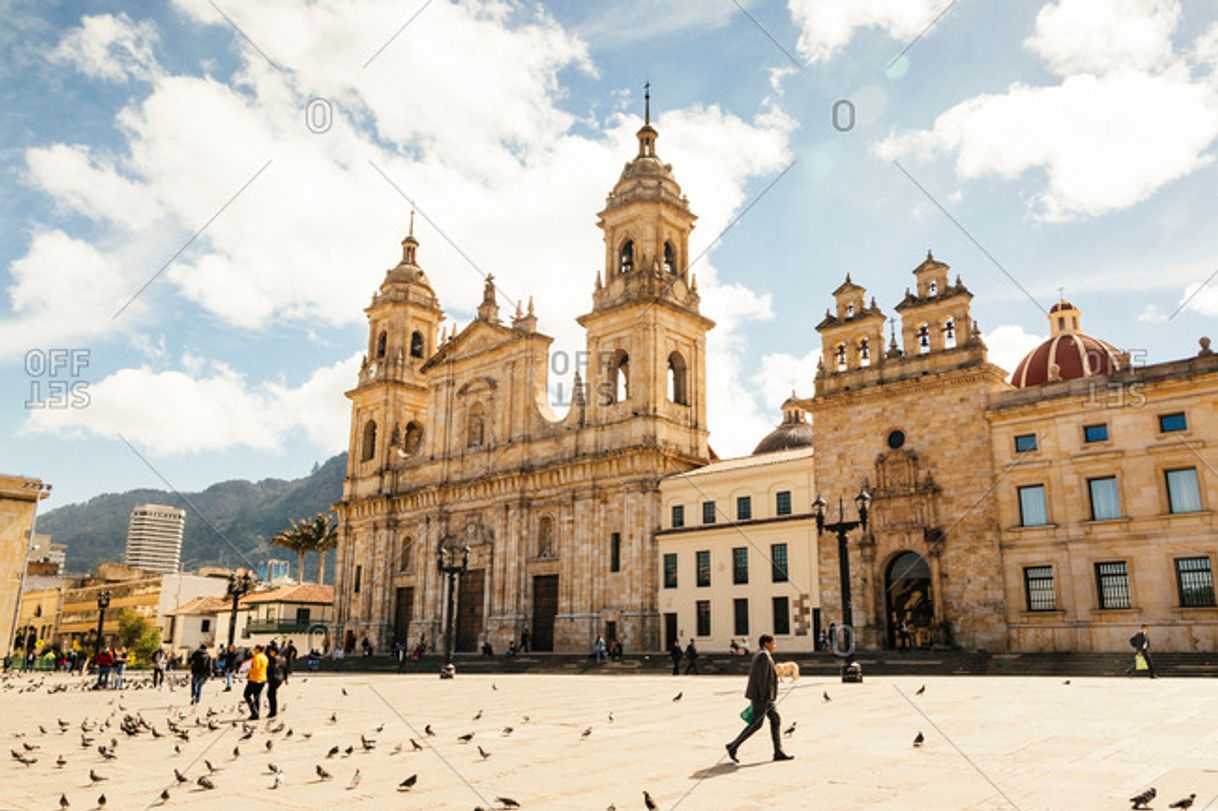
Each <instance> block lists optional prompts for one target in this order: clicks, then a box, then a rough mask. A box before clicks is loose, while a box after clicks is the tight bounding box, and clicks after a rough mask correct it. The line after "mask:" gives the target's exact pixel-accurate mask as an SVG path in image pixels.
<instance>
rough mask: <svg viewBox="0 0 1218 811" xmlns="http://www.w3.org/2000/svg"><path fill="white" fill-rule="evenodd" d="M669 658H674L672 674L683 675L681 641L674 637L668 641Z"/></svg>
mask: <svg viewBox="0 0 1218 811" xmlns="http://www.w3.org/2000/svg"><path fill="white" fill-rule="evenodd" d="M668 658H670V659H672V675H674V676H680V675H681V643H680V642H678V641H677V640H676V639H673V640H672V641H671V642H669V643H668Z"/></svg>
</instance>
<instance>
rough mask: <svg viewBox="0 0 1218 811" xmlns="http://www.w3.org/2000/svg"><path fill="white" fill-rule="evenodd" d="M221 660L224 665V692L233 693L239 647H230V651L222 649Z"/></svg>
mask: <svg viewBox="0 0 1218 811" xmlns="http://www.w3.org/2000/svg"><path fill="white" fill-rule="evenodd" d="M220 659H221V661H222V662H223V664H224V692H226V693H228V692H232V689H233V674H234V673H236V672H237V646H236V645H229V646H228V650H223V649H221V653H220Z"/></svg>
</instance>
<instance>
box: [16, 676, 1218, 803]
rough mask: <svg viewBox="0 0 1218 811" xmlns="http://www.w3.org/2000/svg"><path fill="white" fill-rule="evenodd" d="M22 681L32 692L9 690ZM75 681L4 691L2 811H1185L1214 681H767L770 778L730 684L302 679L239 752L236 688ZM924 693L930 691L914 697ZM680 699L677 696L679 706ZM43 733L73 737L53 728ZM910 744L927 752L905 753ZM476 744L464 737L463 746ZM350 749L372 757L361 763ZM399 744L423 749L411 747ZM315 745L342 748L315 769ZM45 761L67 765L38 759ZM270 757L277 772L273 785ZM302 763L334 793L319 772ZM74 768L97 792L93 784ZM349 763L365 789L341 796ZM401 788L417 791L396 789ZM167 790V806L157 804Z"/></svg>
mask: <svg viewBox="0 0 1218 811" xmlns="http://www.w3.org/2000/svg"><path fill="white" fill-rule="evenodd" d="M38 682H41V683H42V687H40V688H39V689H38V690H37V691H33V692H28V691H27V692H20V690H21V689H23V688H25V687H27V686H28V685H31V684H34V683H38ZM79 683H80V680H79V679H77V678H70V677H65V676H61V675H53V676H45V677H37V679H27V678H25V677H16V678H10V679H7V680H6V681H5V682H4V683H3V686H4V689H0V737H3V739H4V741H5V742H6V743H7V744H8V747H9V748H10V749H16V750H17V751H18V752H19V753H24V750H23V749H22V746H21V745H22V744H23V743H28V744H30V745H33V746H37V747H38V749H36V750H35V751H34V752H32V753H30V754H32V756H34V757H37V758H38V762H37V763H35V764H33V765H30V766H23V765H22V764H20V763H19V762H18V761H17V760H15V759H13V758H12V757H11V755H9V754H8V753H4V756H5V761H4V763H3V765H0V809H23V811H24V810H25V809H30V810H31V811H33V810H34V809H37V810H38V811H42V810H43V809H45V811H52V810H53V809H57V808H58V807H59V795H60V794H61V793H63V794H65V795H66V796H67V797H68V799H69V801H70V803H71V806H70V808H71V809H92V808H96V807H97V799H98V796H99V795H100V794H102V793H104V794H105V795H106V798H107V804H106V809H147V808H149V807H157V808H160V807H164V808H169V809H172V808H190V809H212V808H216V809H218V808H249V807H252V806H254V805H261V804H271V805H274V806H277V807H281V808H288V809H302V810H311V809H327V810H329V809H339V808H357V807H359V806H361V805H363V804H366V803H369V802H371V803H375V804H377V806H378V807H383V808H406V809H467V810H468V809H473V808H476V807H478V806H481V807H484V808H492V807H502V804H501V803H497V802H496V797H498V796H507V797H511V798H513V799H515V800H517V801H518V802H519V803H520V805H521V807H522V808H524V809H561V810H562V811H577V810H578V809H589V810H590V811H592V810H595V811H603V809H606V808H608V807H610V806H613V807H615V808H617V809H621V810H622V811H625V809H643V808H644V804H643V791H644V790H647V791H649V792H650V793H651V795H652V797H654V798H655V801H656V803H657V805H658V807H659V808H661V809H664V811H670V809H674V808H681V809H686V810H687V811H702V810H703V809H705V810H706V811H715V810H716V809H723V810H724V811H729V810H730V811H752V810H753V809H756V811H762V810H763V809H764V811H773V810H774V809H779V810H783V809H818V811H826V810H827V811H834V810H835V809H875V810H876V811H880V809H885V810H887V809H891V810H892V811H898V809H899V810H900V811H910V809H914V810H920V809H960V810H961V811H964V810H965V809H967V810H968V811H989V810H990V809H995V810H996V809H1016V811H1058V809H1061V810H1062V811H1067V810H1068V811H1085V810H1086V809H1124V808H1128V807H1129V803H1128V802H1127V801H1126V798H1128V797H1130V796H1132V795H1133V794H1135V793H1137V792H1139V791H1141V790H1143V789H1144V788H1146V787H1147V786H1150V785H1153V786H1155V787H1157V788H1158V790H1159V798H1158V800H1157V802H1155V803H1153V804H1152V808H1159V809H1166V808H1167V807H1168V805H1169V804H1170V803H1171V802H1173V801H1175V800H1177V799H1179V798H1181V797H1184V796H1187V795H1188V794H1190V793H1194V792H1195V793H1196V794H1197V798H1198V799H1197V803H1196V805H1195V806H1194V809H1195V811H1196V810H1197V809H1202V808H1205V807H1206V804H1207V803H1210V802H1212V801H1214V800H1215V798H1216V797H1218V690H1215V685H1214V683H1213V682H1212V681H1211V680H1201V679H1159V680H1155V681H1151V680H1142V679H1138V680H1133V679H1119V678H1106V679H1098V678H1097V679H1086V678H1075V679H1073V680H1072V682H1071V684H1069V685H1066V684H1063V683H1062V680H1061V679H1056V678H1034V677H988V678H976V677H972V678H970V677H934V678H922V677H894V678H869V679H868V681H867V682H866V683H864V684H861V685H843V684H840V683H839V682H837V681H836V680H830V679H824V678H804V679H803V680H801V681H799V682H798V683H797V684H796V685H795V686H794V687H792V686H791V685H790V684H789V683H784V685H783V687H782V690H781V694H782V695H781V702H780V705H779V711H780V713H781V714H782V717H783V725H784V727H786V726H789V725H790V724H791V723H792V722H798V723H797V725H796V730H795V732H794V734H792V735H791V736H790V738H788V739H786V746H787V749H788V751H790V752H791V753H792V754H794V755H795V756H796V760H795V761H793V762H790V763H772V762H770V760H769V754H770V752H769V745H768V740H767V737H766V735H765V732H764V731H763V732H760V733H758V734H757V735H756V736H755V737H754V738H753V739H751V740H750V741H749V742H748V743H747V744H746V745H745V746H744V747H743V748H742V750H741V764H740V765H739V766H736V765H735V764H732V763H730V762H729V761H727V760H726V757H725V755H724V752H723V744H724V743H725V742H726V741H728V740H729V739H731V738H732V737H733V736H734V735H735V734H736V732H737V731H738V730H739V727H740V723H741V722H740V721H739V719H738V718H737V714H738V713H739V711H740V710H741V709H743V707H744V705H745V703H746V702H745V700H744V698H743V697H742V695H741V693H742V692H743V690H744V679H743V678H741V677H736V676H732V677H726V676H725V677H697V676H681V677H675V678H674V677H671V676H662V677H661V676H651V675H640V676H628V677H622V676H607V677H604V676H560V675H495V676H492V675H462V676H458V678H457V679H455V680H453V681H441V680H439V679H438V678H436V677H434V676H421V675H410V676H397V675H388V674H386V675H379V674H378V675H322V674H315V675H312V676H310V677H307V678H306V677H305V676H304V675H303V674H298V675H296V676H294V677H293V679H292V681H291V682H289V684H287V685H286V686H285V687H283V688H282V689H281V690H280V696H281V701H283V702H284V703H285V707H284V710H283V712H282V713H281V717H280V719H279V720H281V721H283V722H284V724H285V725H286V728H285V729H284V730H283V731H280V732H278V733H276V734H272V733H271V732H269V726H270V725H269V724H268V723H267V722H266V721H265V720H263V721H262V722H260V723H258V724H257V727H256V731H255V732H254V734H253V735H252V736H251V737H250V738H249V739H248V740H244V741H242V740H239V738H240V736H241V735H242V734H243V730H242V729H241V728H240V727H239V726H238V727H234V726H233V725H232V724H231V723H230V722H231V721H232V720H233V719H239V718H242V717H243V716H241V715H239V714H238V713H237V698H238V696H239V693H238V692H236V691H234V692H232V693H222V692H220V687H221V683H220V682H214V681H213V682H210V683H209V684H208V685H207V687H206V688H205V693H204V701H203V703H202V705H201V706H200V707H199V708H198V709H197V710H195V709H192V708H190V707H189V706H188V705H187V699H188V693H187V691H186V690H184V689H181V688H178V689H176V690H173V691H170V690H160V691H153V690H125V691H123V692H122V693H115V692H101V691H97V692H93V691H78V690H75V689H72V690H69V691H67V692H57V693H54V694H51V695H48V694H47V688H48V687H50V686H53V685H77V684H79ZM922 685H926V692H925V694H924V695H922V696H915V691H916V690H917V689H918V688H919V687H920V686H922ZM344 691H345V693H346V694H345V695H344ZM677 692H681V693H683V696H682V698H681V700H680V701H679V702H674V701H673V700H672V699H673V697H674V695H675V694H676V693H677ZM825 692H828V694H829V696H830V698H831V701H829V702H826V701H824V699H823V693H825ZM120 707H122V708H123V709H121V710H120ZM208 710H212V711H214V712H216V713H217V714H216V715H215V716H214V718H216V719H218V720H220V721H222V722H223V723H222V724H221V725H220V728H219V729H217V730H215V731H212V730H208V729H207V727H206V726H201V727H200V726H195V719H196V718H201V719H206V717H207V716H206V713H207V711H208ZM479 711H481V717H479V718H478V719H477V720H475V715H476V714H477V713H478V712H479ZM125 713H130V714H133V715H134V714H136V713H139V714H140V715H142V716H143V717H144V718H145V719H146V720H147V721H148V722H149V723H151V724H153V725H154V726H156V727H157V729H158V730H159V731H161V732H166V731H167V727H166V718H167V717H171V713H172V717H177V716H178V715H179V714H183V713H184V720H183V721H182V722H181V723H182V725H184V726H186V727H187V728H189V729H190V730H191V733H190V741H189V742H188V743H184V742H181V741H178V740H177V739H175V738H174V737H173V736H171V735H166V736H164V737H161V738H153V737H152V736H151V735H150V734H148V733H147V732H145V733H143V734H140V735H137V736H135V737H128V736H127V735H126V734H125V733H123V732H122V731H120V730H119V728H118V722H119V720H120V719H121V718H122V716H123V715H124V714H125ZM332 713H333V714H336V718H337V720H336V721H334V722H331V721H330V720H329V719H330V716H331V714H332ZM610 713H612V716H613V717H612V720H610V718H609V715H610ZM85 718H88V719H93V720H96V721H104V720H106V719H107V718H109V719H111V722H112V726H111V727H110V728H109V729H107V730H101V731H95V732H91V733H89V734H90V735H91V736H92V737H94V738H95V739H96V740H95V742H94V744H93V746H92V747H91V748H89V749H84V748H82V747H81V732H80V729H79V724H80V723H81V721H82V720H83V719H85ZM58 719H63V720H64V721H67V722H69V723H70V724H71V727H70V729H69V730H68V731H67V732H66V733H63V734H60V732H59V726H58V724H57V721H58ZM526 719H527V720H526ZM39 724H41V725H42V726H43V727H45V728H46V730H47V731H46V733H45V734H43V733H40V732H39V730H38V725H39ZM427 725H430V726H431V728H432V731H433V732H434V733H435V735H434V736H427V735H426V734H425V732H424V728H425V727H426V726H427ZM507 726H510V727H512V732H511V733H510V735H506V736H505V735H504V734H503V729H504V727H507ZM589 728H591V730H592V731H591V733H590V734H588V735H587V736H584V734H583V733H584V731H585V730H587V729H589ZM288 729H291V730H292V733H293V734H292V735H291V736H290V737H289V736H287V734H286V733H287V730H288ZM378 729H379V731H378ZM919 731H920V732H922V733H923V734H924V735H925V737H926V743H925V745H924V746H922V747H921V748H917V749H915V748H914V747H913V746H912V741H913V738H914V736H915V734H916V733H918V732H919ZM306 732H311V733H312V735H311V737H309V738H306V737H305V733H306ZM471 732H472V733H474V737H473V738H472V740H471V741H470V742H469V743H463V742H461V741H460V740H459V736H461V735H465V734H467V733H471ZM361 734H362V735H365V736H367V737H369V738H373V739H375V740H376V744H375V748H373V749H372V750H371V751H367V752H366V751H364V750H363V748H362V746H361V744H360V735H361ZM18 736H20V737H18ZM111 737H114V738H116V739H117V740H118V746H117V748H116V753H117V758H116V759H114V760H106V759H104V758H103V757H102V756H101V755H100V754H99V753H98V751H97V749H96V745H97V744H98V743H108V741H109V740H110V738H111ZM411 738H414V739H415V740H416V741H418V742H419V743H420V744H421V745H422V746H423V747H424V749H423V751H417V752H416V751H413V750H412V747H411V745H410V743H409V741H410V739H411ZM267 741H271V747H272V748H271V749H270V751H267V749H266V743H267ZM175 743H177V744H179V745H180V746H181V749H182V751H181V752H180V753H175V752H174V745H175ZM399 744H401V745H402V750H401V751H399V752H397V753H396V754H395V753H394V750H395V747H397V746H398V745H399ZM234 746H237V747H238V748H239V752H240V754H239V756H238V757H236V758H234V756H233V747H234ZM332 746H339V747H340V748H341V749H342V750H345V749H346V747H348V746H353V747H354V749H353V752H352V754H350V755H346V754H345V751H340V753H339V755H337V756H335V757H332V758H327V756H326V755H327V752H328V750H329V749H330V748H331V747H332ZM478 746H482V747H483V748H484V750H485V751H486V752H488V753H489V757H488V758H485V759H484V758H482V757H481V756H480V754H479V751H478V748H477V747H478ZM61 754H62V755H63V756H64V757H65V758H66V759H67V764H66V765H65V766H64V767H63V768H62V769H60V768H57V767H56V765H55V760H56V758H57V757H58V756H59V755H61ZM204 759H206V760H208V761H210V762H211V764H212V765H213V766H214V767H217V771H216V772H215V773H214V774H213V775H212V776H211V779H212V781H213V782H214V784H215V786H216V788H215V789H214V790H206V789H202V788H200V787H198V786H197V785H196V784H195V782H194V781H195V780H196V779H197V778H198V777H199V776H200V775H202V774H206V773H207V770H206V768H205V767H204ZM268 763H274V764H276V765H277V766H278V767H279V768H280V769H281V770H282V772H283V775H284V782H283V783H282V785H280V786H279V788H277V789H271V788H270V787H271V785H272V783H273V780H272V777H271V775H270V773H269V772H268V770H267V764H268ZM318 764H320V765H322V767H323V768H325V769H326V770H327V771H328V772H329V773H330V774H331V775H332V776H333V777H332V779H330V780H327V781H322V780H320V779H319V778H318V777H317V775H316V772H315V767H316V766H317V765H318ZM175 767H176V768H177V769H179V770H181V771H182V772H183V773H185V774H186V775H187V776H188V778H189V780H190V782H189V783H188V784H185V785H182V786H178V785H177V784H176V782H175V781H174V776H173V769H174V768H175ZM90 769H93V770H95V771H96V772H97V773H98V774H99V775H101V776H103V777H106V778H107V779H106V780H105V781H104V782H101V783H98V784H96V785H90V784H89V776H88V775H89V770H90ZM356 769H358V770H359V772H360V782H359V784H358V786H356V787H354V788H351V787H350V784H351V781H352V776H353V774H354V773H355V771H356ZM412 774H417V775H418V783H417V785H416V786H415V787H414V788H413V789H411V790H410V791H409V792H399V791H397V785H398V783H399V782H400V781H402V780H403V779H405V778H406V777H408V776H409V775H412ZM164 788H169V791H170V799H169V801H168V802H167V803H161V801H160V800H159V799H158V797H159V795H160V792H161V791H162V789H164ZM1214 808H1215V809H1218V802H1216V803H1215V804H1214Z"/></svg>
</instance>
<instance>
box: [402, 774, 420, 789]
mask: <svg viewBox="0 0 1218 811" xmlns="http://www.w3.org/2000/svg"><path fill="white" fill-rule="evenodd" d="M417 782H419V776H418V775H417V774H412V775H410V777H407V778H406V779H405V780H403V781H402V782H400V783H398V791H410V790H411V789H412V788H414V784H415V783H417Z"/></svg>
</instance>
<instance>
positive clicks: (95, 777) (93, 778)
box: [89, 769, 110, 784]
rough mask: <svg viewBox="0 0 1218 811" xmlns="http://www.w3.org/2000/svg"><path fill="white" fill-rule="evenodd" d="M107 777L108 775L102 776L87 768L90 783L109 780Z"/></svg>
mask: <svg viewBox="0 0 1218 811" xmlns="http://www.w3.org/2000/svg"><path fill="white" fill-rule="evenodd" d="M109 779H110V778H108V777H103V776H102V775H100V774H98V773H97V772H95V771H93V770H92V769H89V782H90V784H92V783H100V782H101V781H103V780H109Z"/></svg>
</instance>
